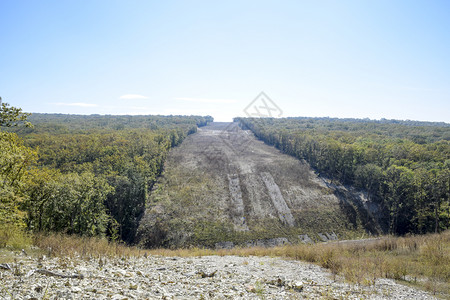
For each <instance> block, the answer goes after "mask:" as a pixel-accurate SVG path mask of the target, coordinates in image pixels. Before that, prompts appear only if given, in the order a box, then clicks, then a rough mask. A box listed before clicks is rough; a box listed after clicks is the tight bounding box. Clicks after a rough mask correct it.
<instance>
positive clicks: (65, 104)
mask: <svg viewBox="0 0 450 300" xmlns="http://www.w3.org/2000/svg"><path fill="white" fill-rule="evenodd" d="M52 104H54V105H59V106H78V107H97V106H98V105H97V104H94V103H83V102H72V103H66V102H56V103H52Z"/></svg>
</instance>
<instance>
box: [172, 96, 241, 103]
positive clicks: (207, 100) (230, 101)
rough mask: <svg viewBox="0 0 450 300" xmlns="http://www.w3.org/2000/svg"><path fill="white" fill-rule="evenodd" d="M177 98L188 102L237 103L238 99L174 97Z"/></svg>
mask: <svg viewBox="0 0 450 300" xmlns="http://www.w3.org/2000/svg"><path fill="white" fill-rule="evenodd" d="M174 99H175V100H182V101H188V102H198V103H225V104H229V103H236V102H237V100H234V99H205V98H184V97H183V98H174Z"/></svg>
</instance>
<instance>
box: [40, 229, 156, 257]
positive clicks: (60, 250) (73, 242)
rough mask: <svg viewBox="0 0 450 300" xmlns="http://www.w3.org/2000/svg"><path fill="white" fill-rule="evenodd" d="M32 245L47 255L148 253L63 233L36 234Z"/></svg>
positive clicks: (107, 255) (104, 255) (129, 255)
mask: <svg viewBox="0 0 450 300" xmlns="http://www.w3.org/2000/svg"><path fill="white" fill-rule="evenodd" d="M34 245H35V246H37V247H39V248H40V249H41V250H42V251H44V252H46V253H47V255H48V256H62V257H75V256H79V257H81V258H91V257H99V256H100V257H131V256H136V257H138V256H143V255H146V253H148V251H147V252H146V251H145V250H142V249H139V248H137V247H130V246H127V245H125V244H121V243H116V242H110V241H108V240H107V239H105V238H95V237H80V236H75V235H70V236H69V235H64V234H59V233H55V234H36V235H35V236H34Z"/></svg>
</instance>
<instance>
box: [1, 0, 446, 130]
mask: <svg viewBox="0 0 450 300" xmlns="http://www.w3.org/2000/svg"><path fill="white" fill-rule="evenodd" d="M0 14H1V17H0V44H1V46H0V97H2V99H3V101H4V102H7V103H9V104H10V105H12V106H16V107H21V108H22V109H23V110H24V111H26V112H40V113H70V114H131V115H137V114H139V115H143V114H163V115H171V114H172V115H211V116H213V117H214V118H215V120H216V121H230V120H231V118H232V117H235V116H246V115H251V114H252V113H251V112H249V110H248V108H249V107H251V108H253V107H255V106H257V107H262V105H260V104H261V103H262V102H260V101H261V99H260V98H258V96H259V95H261V92H264V94H263V95H264V96H265V98H264V99H265V100H264V99H263V100H262V101H266V104H268V106H272V107H276V108H277V112H276V116H277V117H278V116H281V117H288V116H306V117H339V118H370V119H380V118H386V119H400V120H407V119H409V120H421V121H443V122H448V123H450V1H447V0H445V1H437V0H430V1H425V0H423V1H415V0H406V1H400V0H399V1H396V0H388V1H385V0H377V1H363V0H354V1H348V0H340V1H337V0H335V1H326V0H320V1H316V0H314V1H313V0H311V1H301V0H295V1H284V0H277V1H276V0H274V1H264V0H258V1H247V0H238V1H234V0H231V1H191V0H184V1H171V0H167V1H149V0H145V1H137V0H127V1H125V0H123V1H118V0H64V1H61V0H54V1H47V0H40V1H34V0H33V1H23V0H0ZM267 98H268V99H267Z"/></svg>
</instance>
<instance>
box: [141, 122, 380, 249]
mask: <svg viewBox="0 0 450 300" xmlns="http://www.w3.org/2000/svg"><path fill="white" fill-rule="evenodd" d="M165 165H166V167H165V172H164V174H163V176H162V177H161V179H160V181H159V183H158V185H157V186H156V187H155V188H154V190H153V192H152V195H151V197H150V201H149V203H148V208H147V211H146V213H145V216H144V217H143V219H142V221H141V225H140V229H139V237H140V240H141V242H142V243H143V244H145V245H146V246H150V247H152V246H186V245H188V244H194V245H203V246H216V247H230V246H233V245H236V244H244V245H245V244H257V245H272V244H280V243H295V242H299V241H308V240H310V239H312V240H313V241H320V240H328V239H336V238H344V237H345V238H347V237H352V236H353V235H355V234H361V233H363V232H369V233H378V232H379V231H380V228H379V226H378V225H377V223H376V221H375V220H374V218H373V217H372V216H371V214H370V213H369V211H368V210H366V208H365V207H367V203H366V202H365V200H364V197H363V195H362V194H358V193H355V192H353V191H351V190H348V189H347V188H345V187H342V186H335V185H333V184H331V183H329V182H328V181H327V180H325V179H323V178H320V177H318V176H317V175H316V174H315V173H314V172H313V171H312V170H311V169H310V167H309V165H308V164H307V163H305V162H302V161H299V160H297V159H295V158H293V157H290V156H288V155H285V154H283V153H281V152H280V151H279V150H277V149H275V148H274V147H271V146H268V145H266V144H264V143H263V142H262V141H259V140H257V139H256V138H255V137H254V135H253V134H252V133H251V132H250V131H248V130H242V129H240V128H239V127H238V125H237V123H217V122H215V123H212V124H210V125H208V126H206V127H202V128H199V130H198V132H197V133H195V134H193V135H191V136H189V137H188V138H187V139H186V140H185V141H184V142H183V143H182V145H181V146H179V147H177V148H175V149H173V150H172V151H171V152H170V154H169V156H168V158H167V161H166V164H165Z"/></svg>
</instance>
